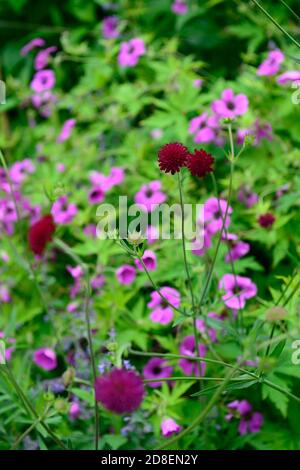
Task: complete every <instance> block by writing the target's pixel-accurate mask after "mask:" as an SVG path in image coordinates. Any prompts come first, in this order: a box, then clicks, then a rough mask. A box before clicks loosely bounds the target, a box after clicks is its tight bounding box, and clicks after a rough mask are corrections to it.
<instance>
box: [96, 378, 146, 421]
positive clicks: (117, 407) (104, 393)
mask: <svg viewBox="0 0 300 470" xmlns="http://www.w3.org/2000/svg"><path fill="white" fill-rule="evenodd" d="M95 393H96V400H97V401H99V402H100V403H102V405H103V406H104V407H105V408H106V409H107V410H109V411H112V412H113V413H116V414H124V413H132V412H133V411H135V410H136V409H137V408H139V406H140V404H141V403H142V401H143V398H144V385H143V381H142V379H141V377H140V376H139V375H138V374H137V373H136V372H135V371H133V370H126V369H112V370H111V371H110V372H108V373H106V374H104V375H102V376H101V377H98V378H97V379H96V381H95Z"/></svg>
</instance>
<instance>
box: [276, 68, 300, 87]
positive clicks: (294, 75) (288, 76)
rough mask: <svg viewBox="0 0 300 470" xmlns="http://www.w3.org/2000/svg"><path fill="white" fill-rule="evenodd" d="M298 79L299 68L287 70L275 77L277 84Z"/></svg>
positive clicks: (299, 74) (299, 77) (299, 78)
mask: <svg viewBox="0 0 300 470" xmlns="http://www.w3.org/2000/svg"><path fill="white" fill-rule="evenodd" d="M297 81H300V70H289V71H288V72H284V73H283V74H281V75H279V77H277V83H278V84H279V85H285V84H286V83H288V82H297Z"/></svg>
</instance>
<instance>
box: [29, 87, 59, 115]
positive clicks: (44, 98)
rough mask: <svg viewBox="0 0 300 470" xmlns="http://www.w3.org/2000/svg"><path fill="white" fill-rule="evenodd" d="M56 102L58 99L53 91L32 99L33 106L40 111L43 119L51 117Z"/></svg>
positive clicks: (34, 96) (38, 94)
mask: <svg viewBox="0 0 300 470" xmlns="http://www.w3.org/2000/svg"><path fill="white" fill-rule="evenodd" d="M56 101H57V98H56V96H55V95H54V94H53V93H52V92H51V91H43V92H41V93H37V94H35V95H32V97H31V102H32V104H33V106H34V107H35V108H37V109H38V110H39V113H40V115H41V116H43V117H49V116H50V115H51V112H52V109H53V105H54V103H55V102H56Z"/></svg>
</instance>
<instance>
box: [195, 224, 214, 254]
mask: <svg viewBox="0 0 300 470" xmlns="http://www.w3.org/2000/svg"><path fill="white" fill-rule="evenodd" d="M211 245H212V233H211V232H210V231H209V230H208V228H207V227H204V235H203V241H202V240H195V241H193V243H192V253H193V255H196V256H203V255H204V254H205V253H206V252H207V250H208V249H209V248H210V247H211Z"/></svg>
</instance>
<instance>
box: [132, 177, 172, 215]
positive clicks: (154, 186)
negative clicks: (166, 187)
mask: <svg viewBox="0 0 300 470" xmlns="http://www.w3.org/2000/svg"><path fill="white" fill-rule="evenodd" d="M165 200H166V195H165V194H164V193H163V192H162V191H161V182H160V181H151V183H148V184H143V186H142V187H141V189H140V190H139V191H138V192H137V193H136V195H135V196H134V202H135V203H136V204H138V205H139V206H140V207H141V209H142V210H144V211H145V212H153V211H154V209H156V207H157V206H158V204H162V203H163V202H165Z"/></svg>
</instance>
